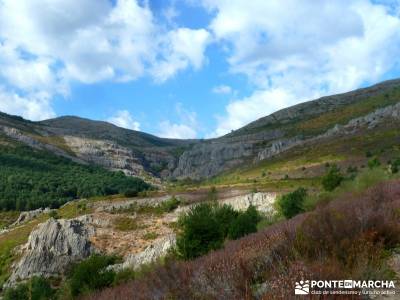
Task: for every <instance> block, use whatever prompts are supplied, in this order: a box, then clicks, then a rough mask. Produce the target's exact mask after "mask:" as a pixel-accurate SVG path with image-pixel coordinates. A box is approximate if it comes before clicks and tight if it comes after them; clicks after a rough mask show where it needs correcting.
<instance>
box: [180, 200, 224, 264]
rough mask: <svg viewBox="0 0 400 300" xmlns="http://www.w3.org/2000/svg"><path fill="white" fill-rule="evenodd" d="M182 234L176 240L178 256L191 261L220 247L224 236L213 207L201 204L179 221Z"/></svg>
mask: <svg viewBox="0 0 400 300" xmlns="http://www.w3.org/2000/svg"><path fill="white" fill-rule="evenodd" d="M179 224H180V227H181V229H182V233H181V234H180V235H179V236H178V238H177V243H176V245H177V250H178V254H179V255H180V256H181V257H183V258H184V259H192V258H195V257H198V256H201V255H203V254H206V253H207V252H209V251H210V250H214V249H218V248H220V247H221V246H222V243H223V240H224V236H223V233H222V231H221V228H220V226H219V225H220V223H219V221H218V220H217V219H216V217H215V209H214V206H213V205H211V204H208V203H202V204H199V205H196V206H195V207H193V208H192V209H191V210H190V211H189V213H188V214H186V215H183V216H182V217H181V218H180V219H179Z"/></svg>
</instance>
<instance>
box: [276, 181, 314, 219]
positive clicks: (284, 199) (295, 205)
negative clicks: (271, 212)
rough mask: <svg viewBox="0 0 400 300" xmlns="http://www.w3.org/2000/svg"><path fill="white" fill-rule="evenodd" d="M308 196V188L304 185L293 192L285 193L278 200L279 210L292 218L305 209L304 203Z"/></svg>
mask: <svg viewBox="0 0 400 300" xmlns="http://www.w3.org/2000/svg"><path fill="white" fill-rule="evenodd" d="M306 196H307V190H306V189H305V188H302V187H300V188H298V189H297V190H295V191H293V192H291V193H288V194H285V195H283V196H281V197H280V198H279V199H278V201H277V206H278V210H279V211H280V212H281V214H282V215H284V216H285V217H286V218H292V217H294V216H295V215H297V214H299V213H301V212H303V211H304V208H303V203H304V200H305V198H306Z"/></svg>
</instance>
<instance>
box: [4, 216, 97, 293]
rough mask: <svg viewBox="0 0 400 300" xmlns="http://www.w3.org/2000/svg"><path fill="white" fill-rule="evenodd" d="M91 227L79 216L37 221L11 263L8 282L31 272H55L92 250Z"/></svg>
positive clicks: (39, 273) (26, 275)
mask: <svg viewBox="0 0 400 300" xmlns="http://www.w3.org/2000/svg"><path fill="white" fill-rule="evenodd" d="M94 230H95V229H94V227H93V226H90V225H88V224H84V223H83V222H82V221H79V220H74V219H72V220H64V219H61V220H56V219H53V218H51V219H49V220H47V221H46V222H44V223H42V224H39V225H38V227H37V228H36V229H35V230H33V231H32V232H31V234H30V236H29V239H28V242H27V243H26V244H25V245H24V246H23V248H22V249H21V252H22V253H23V254H22V258H21V259H20V260H19V262H18V263H16V264H15V265H14V266H13V273H12V274H11V276H10V278H9V280H8V282H7V285H9V286H10V285H13V284H15V283H16V282H17V281H19V280H25V279H28V278H30V277H32V276H35V275H37V276H45V277H49V276H52V275H58V274H62V273H63V272H65V270H66V269H67V268H68V267H69V266H70V265H71V264H72V263H74V262H76V261H79V260H82V259H84V258H86V257H88V256H90V255H91V254H92V253H94V252H95V249H94V247H93V246H92V245H91V243H90V241H89V238H90V236H92V235H93V234H94Z"/></svg>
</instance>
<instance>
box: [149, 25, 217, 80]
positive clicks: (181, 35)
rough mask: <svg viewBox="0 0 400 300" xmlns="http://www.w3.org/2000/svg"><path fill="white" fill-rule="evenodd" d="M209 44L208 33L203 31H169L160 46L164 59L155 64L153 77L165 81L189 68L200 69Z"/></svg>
mask: <svg viewBox="0 0 400 300" xmlns="http://www.w3.org/2000/svg"><path fill="white" fill-rule="evenodd" d="M209 42H210V33H209V32H208V31H207V30H205V29H189V28H179V29H177V30H173V31H170V32H169V34H168V35H167V36H166V38H165V40H164V41H163V46H162V49H163V50H162V51H163V53H164V57H165V58H164V59H163V60H162V61H161V62H159V63H157V64H155V66H154V69H153V72H152V73H153V76H154V77H156V78H157V79H158V80H159V81H165V80H167V79H168V78H170V77H172V76H174V75H175V74H176V73H177V72H178V71H180V70H183V69H186V68H187V67H189V66H192V67H193V68H194V69H195V70H198V69H200V68H201V66H202V65H203V63H204V61H205V56H204V52H205V49H206V47H207V45H208V43H209Z"/></svg>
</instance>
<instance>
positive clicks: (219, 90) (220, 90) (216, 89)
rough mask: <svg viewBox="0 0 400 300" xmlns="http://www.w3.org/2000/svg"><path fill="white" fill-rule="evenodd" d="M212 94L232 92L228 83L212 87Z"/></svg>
mask: <svg viewBox="0 0 400 300" xmlns="http://www.w3.org/2000/svg"><path fill="white" fill-rule="evenodd" d="M212 92H213V93H214V94H231V93H232V92H233V90H232V88H231V87H230V86H229V85H218V86H215V87H214V88H213V89H212Z"/></svg>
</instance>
